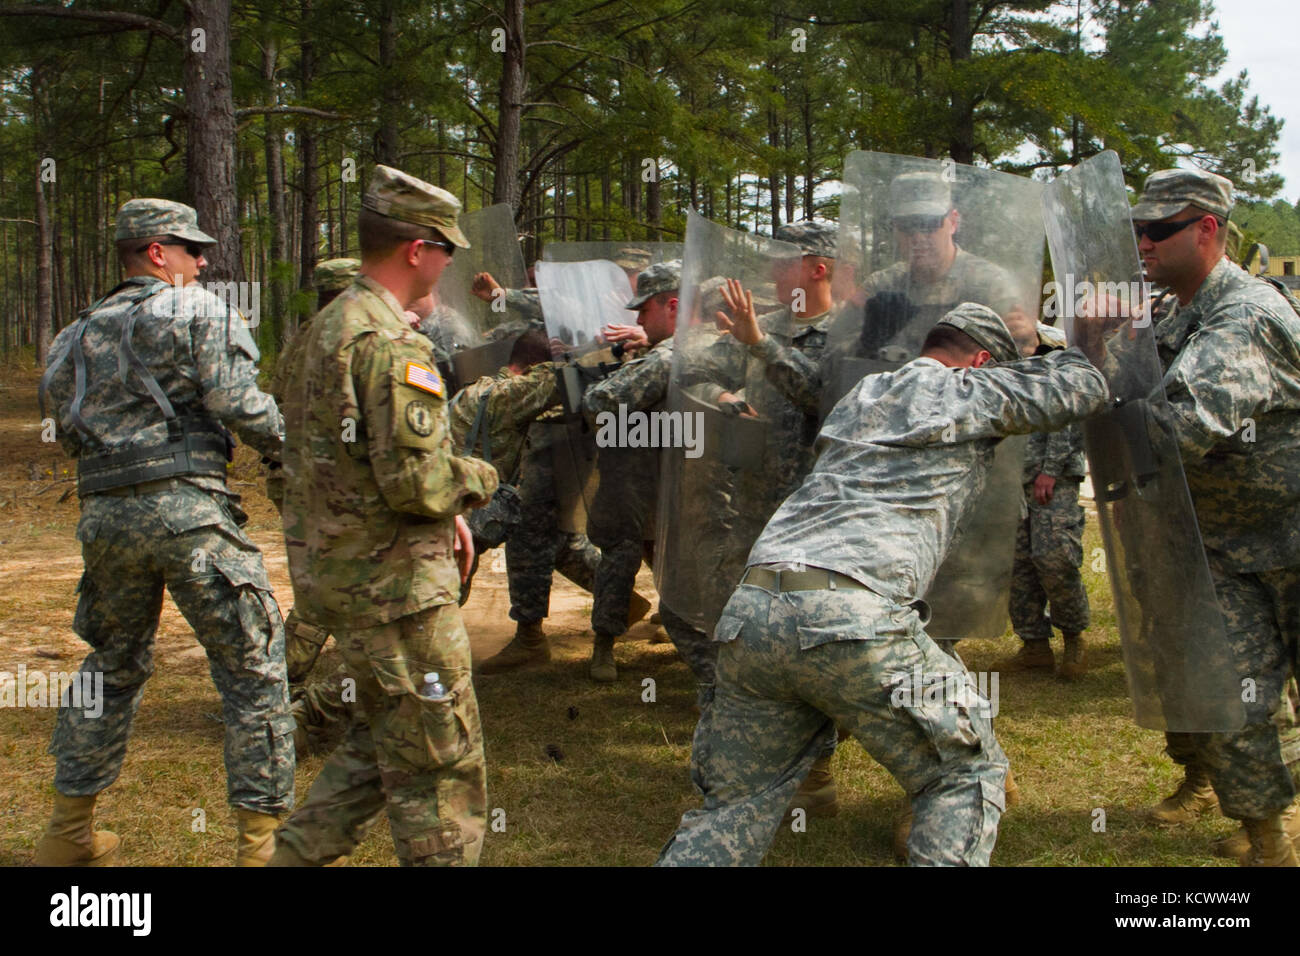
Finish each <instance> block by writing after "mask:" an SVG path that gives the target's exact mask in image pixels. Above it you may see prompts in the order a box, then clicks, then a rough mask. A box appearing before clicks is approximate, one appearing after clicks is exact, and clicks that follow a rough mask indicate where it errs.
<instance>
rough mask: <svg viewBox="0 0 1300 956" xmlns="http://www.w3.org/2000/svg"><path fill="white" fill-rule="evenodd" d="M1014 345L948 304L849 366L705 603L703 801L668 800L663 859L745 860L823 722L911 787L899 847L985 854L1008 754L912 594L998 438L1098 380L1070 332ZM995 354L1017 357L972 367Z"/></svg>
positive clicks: (1058, 410)
mask: <svg viewBox="0 0 1300 956" xmlns="http://www.w3.org/2000/svg"><path fill="white" fill-rule="evenodd" d="M1018 356H1019V349H1018V348H1017V346H1016V343H1015V341H1014V340H1013V339H1012V337H1011V333H1010V332H1009V331H1008V330H1007V328H1006V326H1005V325H1004V324H1003V322H1002V320H1001V319H1000V318H999V317H998V316H997V314H996V313H995V312H993V311H992V310H990V309H988V308H986V307H984V306H981V305H976V304H974V303H963V304H962V305H960V306H959V307H958V308H957V309H954V310H953V311H952V312H950V313H948V315H947V316H945V317H944V319H943V320H942V321H941V322H940V323H939V324H938V325H936V327H935V328H934V330H932V332H931V334H930V335H929V336H928V337H927V338H926V340H925V342H924V344H923V347H922V355H921V357H920V358H918V359H916V360H914V361H912V362H909V363H908V364H906V365H905V366H903V367H902V368H901V369H899V370H898V371H896V372H886V373H881V374H878V375H871V376H868V377H866V378H864V379H863V380H862V381H861V382H860V383H859V384H858V385H857V387H856V388H855V389H854V390H853V391H852V392H851V393H850V394H849V395H848V396H847V397H846V398H844V399H843V400H842V401H841V402H840V403H839V404H838V405H837V406H836V408H835V410H834V411H833V412H832V413H831V415H830V417H829V418H828V419H827V421H826V424H825V426H824V427H823V428H822V430H821V434H820V435H819V437H818V446H819V449H820V451H821V454H820V456H819V457H818V459H817V464H816V466H815V467H814V469H813V471H812V473H811V474H810V475H809V476H808V478H807V479H806V480H805V481H804V483H803V484H802V485H801V486H800V488H799V489H798V490H797V491H795V493H794V494H792V495H791V496H790V497H789V498H787V499H786V501H785V502H784V503H783V504H782V505H781V507H780V509H779V510H778V511H777V512H776V514H775V515H774V516H773V518H772V520H771V521H770V522H768V525H767V527H766V528H765V529H764V531H763V533H762V535H761V536H760V537H759V539H758V541H757V543H756V544H755V545H754V549H753V551H752V552H751V554H750V556H749V566H748V568H747V570H746V572H745V576H744V577H743V578H742V581H741V584H740V585H739V586H738V587H737V588H736V591H735V593H734V594H733V596H732V599H731V601H730V602H729V603H728V604H727V607H726V608H725V610H724V611H723V613H722V616H721V618H720V619H719V621H718V627H717V630H716V633H715V636H714V639H715V640H716V641H719V642H721V648H720V651H719V656H718V667H717V679H718V683H717V690H716V692H715V695H714V700H713V706H712V708H711V712H710V715H709V720H708V721H701V723H700V725H699V726H698V727H697V729H696V738H695V744H694V749H693V753H692V762H693V769H692V776H693V778H694V780H695V782H696V785H697V787H699V789H700V790H701V792H702V793H703V795H704V808H703V809H702V810H691V811H688V812H687V813H686V814H685V815H684V816H683V817H682V821H681V825H680V827H679V828H678V830H677V832H676V834H675V835H674V836H673V837H672V838H671V839H670V840H669V841H668V843H667V845H666V846H665V847H664V850H663V852H662V853H661V855H660V857H659V863H660V864H661V865H736V864H744V865H756V864H758V863H759V862H760V861H761V860H762V858H763V855H764V854H765V853H766V851H767V847H768V845H769V844H770V843H771V841H772V838H773V836H774V835H775V832H776V829H777V827H778V826H779V823H780V820H781V815H782V811H783V810H784V809H785V807H786V805H787V803H788V802H789V800H790V798H791V797H792V796H793V794H794V792H795V790H796V788H797V787H798V786H799V782H800V781H801V780H802V778H803V777H804V775H805V774H807V772H808V769H809V767H810V766H811V765H812V762H813V760H814V759H815V758H816V757H817V756H818V755H819V754H820V753H822V752H824V749H825V748H826V747H827V745H828V744H829V743H830V742H831V741H832V740H833V739H834V736H835V728H836V726H837V724H838V725H839V726H842V727H845V728H847V729H849V730H851V731H852V733H853V734H854V736H856V737H857V738H858V739H859V740H860V741H861V742H862V744H863V746H864V747H866V749H867V750H868V751H869V752H870V753H871V754H872V756H873V757H875V758H876V759H877V760H879V761H880V762H881V763H882V764H883V765H884V766H885V767H886V768H887V769H888V770H889V771H890V772H891V773H892V774H893V775H894V776H895V778H897V779H898V781H899V783H901V784H902V785H903V787H904V789H905V790H906V791H907V793H908V795H909V797H910V798H911V802H912V806H913V808H914V811H915V826H914V827H913V828H912V832H911V837H910V840H909V844H908V848H909V857H910V860H911V862H912V864H913V865H925V864H929V865H938V864H968V865H986V864H987V863H988V860H989V855H990V854H991V853H992V850H993V844H994V841H995V840H996V836H997V822H998V818H999V816H1000V814H1001V811H1002V805H1003V778H1004V776H1005V773H1006V767H1007V762H1006V758H1005V757H1004V756H1003V754H1002V750H1001V748H1000V747H999V746H998V743H997V740H996V739H995V738H994V736H993V732H992V728H991V726H990V723H989V721H988V719H987V718H986V717H985V716H984V715H983V714H982V713H981V712H980V711H981V705H983V704H984V703H985V702H984V701H983V700H982V698H980V697H979V696H978V694H977V693H976V692H975V688H974V682H973V681H972V680H971V678H970V675H969V674H967V673H966V671H965V668H964V667H963V666H962V665H961V664H960V662H958V661H957V660H955V659H954V658H953V657H950V656H949V655H947V654H946V653H944V652H943V651H942V650H940V649H939V647H938V646H937V645H936V644H935V643H934V642H933V641H932V640H931V639H930V638H929V637H928V636H927V635H926V633H925V630H924V623H925V620H926V607H925V603H924V601H922V600H921V599H920V596H921V595H923V594H925V593H926V591H927V590H928V588H929V586H930V584H931V582H932V581H933V579H934V575H935V572H936V571H937V570H938V568H939V565H940V563H941V562H942V561H943V557H944V554H945V553H946V552H947V550H948V549H949V546H950V545H951V543H952V535H953V532H954V529H955V528H957V526H958V525H959V524H960V522H961V519H962V516H963V512H964V511H966V510H968V509H969V508H970V507H971V506H972V505H973V503H974V502H975V501H976V500H977V498H978V497H979V493H980V490H981V486H982V484H983V482H984V480H985V478H986V477H987V473H988V470H989V466H990V464H991V462H992V460H993V456H994V447H995V446H996V445H997V443H998V442H999V441H1000V440H1001V439H1002V438H1003V437H1004V436H1006V435H1010V434H1024V433H1027V432H1030V431H1034V430H1039V429H1048V428H1059V427H1061V426H1063V425H1065V424H1066V423H1067V422H1069V421H1071V420H1074V419H1078V418H1082V417H1083V416H1086V415H1088V414H1090V413H1092V412H1093V411H1095V410H1097V409H1099V408H1100V407H1101V406H1102V405H1103V403H1104V401H1105V398H1106V386H1105V382H1104V380H1103V379H1102V377H1101V376H1100V375H1099V374H1098V373H1097V371H1096V369H1094V368H1093V367H1091V366H1090V365H1089V364H1088V363H1087V361H1086V360H1085V359H1084V357H1083V356H1082V355H1081V354H1079V352H1078V351H1077V350H1067V351H1063V352H1055V353H1052V354H1051V355H1049V356H1045V357H1041V358H1031V359H1025V360H1024V361H1021V362H1015V360H1016V359H1017V358H1018ZM994 359H996V360H997V361H999V362H1012V363H1014V364H1011V365H1008V366H1006V367H997V366H994V367H989V368H985V367H984V366H986V365H988V364H989V362H990V361H992V360H994ZM792 556H795V557H796V561H794V562H792V561H791V558H792ZM792 564H797V569H794V568H793V567H792ZM918 685H920V686H918ZM935 687H940V688H942V689H943V691H944V692H943V698H944V700H943V701H942V702H940V701H936V700H935V699H934V697H935V694H933V693H930V692H927V691H932V690H933V689H934V688H935Z"/></svg>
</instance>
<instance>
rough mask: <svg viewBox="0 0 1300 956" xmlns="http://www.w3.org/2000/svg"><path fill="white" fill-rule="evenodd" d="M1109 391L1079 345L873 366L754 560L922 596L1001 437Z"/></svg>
mask: <svg viewBox="0 0 1300 956" xmlns="http://www.w3.org/2000/svg"><path fill="white" fill-rule="evenodd" d="M1106 396H1107V391H1106V384H1105V381H1104V379H1103V378H1102V376H1101V374H1100V373H1099V372H1098V371H1097V370H1096V369H1095V368H1093V367H1092V365H1091V364H1090V363H1089V362H1088V360H1087V359H1085V358H1084V357H1083V354H1082V353H1081V352H1079V351H1078V350H1076V349H1068V350H1066V351H1063V352H1053V353H1052V354H1051V355H1047V356H1043V357H1036V358H1029V359H1024V360H1022V361H1019V362H1012V363H1008V364H1004V365H993V366H988V367H985V368H978V369H953V368H947V367H945V366H943V365H942V364H941V363H939V362H938V361H936V360H934V359H930V358H919V359H915V360H914V361H912V362H909V363H908V364H907V365H904V366H903V367H902V368H900V369H898V370H897V371H894V372H884V373H880V374H877V375H869V376H867V377H866V378H864V379H863V380H862V381H861V382H859V383H858V385H857V386H856V387H855V388H854V389H853V391H852V392H850V393H849V394H848V395H847V396H845V398H844V399H843V400H842V401H841V402H840V403H839V404H838V405H836V407H835V410H834V411H833V412H832V413H831V414H830V416H829V417H828V418H827V419H826V424H825V426H823V428H822V430H821V434H820V436H819V437H818V439H817V445H818V449H819V452H820V455H819V457H818V459H817V465H816V467H814V468H813V471H812V474H810V475H809V476H808V478H807V479H806V480H805V481H804V483H803V485H802V486H800V488H799V489H798V490H797V491H795V493H794V494H792V495H791V496H790V497H789V498H787V499H786V501H785V503H784V504H782V505H781V507H780V509H778V511H777V512H776V514H775V515H774V516H773V517H772V520H771V521H769V522H768V525H767V527H766V528H765V529H764V530H763V533H762V534H761V535H760V536H759V538H758V541H757V542H756V543H755V545H754V548H753V550H752V551H751V552H750V555H749V564H751V565H754V564H779V563H793V564H804V565H809V566H812V567H820V568H827V569H829V570H832V571H838V572H840V573H841V574H846V575H848V576H850V577H852V578H854V579H855V580H857V581H860V582H861V583H863V584H865V585H866V586H867V587H869V588H871V589H872V590H873V591H875V592H876V593H878V594H880V595H882V596H883V597H885V598H887V599H889V600H890V601H892V602H894V603H896V604H908V603H911V602H914V601H916V600H919V599H920V598H922V597H923V596H924V595H925V594H926V593H927V592H928V591H929V589H930V586H931V584H932V583H933V582H934V578H935V574H936V572H937V571H938V569H939V566H940V564H942V562H943V559H944V556H945V554H947V552H948V549H949V548H950V546H951V545H952V542H953V537H954V534H955V531H956V529H957V527H958V526H959V525H960V524H961V522H962V518H963V516H964V515H965V512H966V511H967V510H968V509H969V508H970V506H971V504H972V503H973V502H975V501H976V500H977V499H978V498H979V496H980V493H981V492H982V491H983V488H984V485H985V481H986V478H987V476H988V471H989V467H990V465H991V464H992V462H993V456H994V450H995V448H996V446H997V444H998V442H999V440H1001V439H1002V438H1003V437H1005V436H1007V435H1017V434H1026V433H1028V432H1033V431H1042V430H1056V429H1059V428H1062V427H1064V426H1065V425H1066V424H1068V423H1069V422H1071V421H1074V420H1076V419H1080V418H1083V417H1085V416H1087V415H1090V414H1092V413H1094V412H1096V411H1097V410H1099V409H1100V408H1101V407H1102V406H1103V405H1104V403H1105V400H1106Z"/></svg>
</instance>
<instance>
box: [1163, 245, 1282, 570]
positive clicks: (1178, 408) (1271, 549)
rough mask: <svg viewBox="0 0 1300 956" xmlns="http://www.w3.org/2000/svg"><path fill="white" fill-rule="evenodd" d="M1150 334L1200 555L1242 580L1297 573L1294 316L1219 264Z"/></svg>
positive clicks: (1260, 285)
mask: <svg viewBox="0 0 1300 956" xmlns="http://www.w3.org/2000/svg"><path fill="white" fill-rule="evenodd" d="M1154 331H1155V341H1156V348H1157V351H1158V353H1159V356H1160V364H1161V367H1162V368H1163V369H1164V373H1165V374H1164V389H1165V395H1166V397H1167V398H1168V400H1169V406H1170V409H1171V411H1172V413H1173V418H1174V429H1175V433H1176V434H1177V437H1178V444H1179V447H1180V449H1181V451H1182V457H1183V468H1184V470H1185V471H1186V473H1187V484H1188V488H1189V489H1190V491H1191V493H1192V501H1193V503H1194V505H1195V507H1196V517H1197V521H1198V522H1199V524H1200V526H1201V535H1202V537H1203V539H1204V542H1205V546H1206V548H1207V549H1209V550H1212V551H1216V552H1218V553H1219V554H1221V555H1222V556H1223V557H1225V558H1226V559H1227V560H1228V562H1230V564H1231V565H1232V566H1233V567H1236V568H1239V569H1240V570H1242V571H1263V570H1268V569H1271V568H1282V567H1294V566H1296V565H1300V317H1297V316H1296V313H1295V312H1294V310H1293V309H1292V308H1291V306H1290V305H1289V304H1288V303H1287V301H1286V300H1285V299H1284V298H1283V297H1282V296H1281V295H1279V294H1278V292H1277V291H1276V290H1275V289H1273V288H1272V287H1271V286H1269V285H1268V284H1267V283H1266V282H1261V281H1260V280H1259V279H1257V278H1254V277H1252V276H1250V275H1248V274H1247V273H1246V272H1244V271H1242V270H1241V269H1240V268H1238V267H1237V266H1235V265H1232V264H1230V263H1226V262H1221V263H1219V264H1218V265H1216V266H1215V267H1214V269H1213V271H1211V272H1210V274H1209V275H1208V276H1206V278H1205V281H1204V282H1203V283H1202V284H1201V287H1200V289H1198V290H1197V292H1196V295H1195V296H1193V298H1192V300H1191V302H1189V303H1188V304H1187V305H1185V306H1181V305H1176V306H1175V307H1174V308H1173V309H1171V310H1170V312H1169V314H1168V315H1166V316H1165V317H1164V318H1163V319H1161V320H1160V321H1159V323H1158V324H1157V325H1156V327H1155V330H1154Z"/></svg>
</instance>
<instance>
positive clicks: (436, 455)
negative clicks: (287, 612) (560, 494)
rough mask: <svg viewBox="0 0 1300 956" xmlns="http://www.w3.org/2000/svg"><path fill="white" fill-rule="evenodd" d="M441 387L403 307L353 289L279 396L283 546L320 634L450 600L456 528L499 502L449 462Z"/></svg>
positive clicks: (487, 480)
mask: <svg viewBox="0 0 1300 956" xmlns="http://www.w3.org/2000/svg"><path fill="white" fill-rule="evenodd" d="M445 391H446V389H445V386H444V385H443V382H442V380H441V378H440V377H439V375H438V373H437V371H436V370H435V369H433V368H432V367H431V363H430V362H429V349H428V340H427V339H425V338H424V336H422V335H420V334H419V333H418V332H416V331H414V330H413V329H412V328H411V327H410V325H408V324H407V322H406V318H405V316H404V314H403V309H402V307H401V304H400V303H399V302H398V301H397V299H396V298H394V296H393V295H392V293H390V292H389V291H388V290H387V289H385V288H384V287H383V286H382V285H380V284H379V283H377V282H375V281H374V280H372V279H370V278H368V277H366V276H361V277H360V278H358V279H357V280H356V281H355V282H354V283H353V284H352V285H351V286H350V287H349V288H348V289H347V290H346V291H344V292H343V293H342V294H340V295H339V297H338V298H337V299H335V300H334V301H333V302H331V303H330V304H329V305H328V306H326V307H325V309H323V310H322V311H321V312H320V314H319V315H317V316H316V318H315V319H313V320H312V323H311V325H310V326H308V327H307V330H306V333H305V335H304V337H303V342H302V347H301V349H300V351H298V352H297V353H296V355H295V359H294V364H293V365H292V366H291V367H290V368H289V370H288V373H287V375H286V376H285V382H284V396H285V400H284V412H285V427H286V433H287V434H286V443H285V454H284V479H285V492H284V512H283V519H284V536H285V543H286V548H287V551H288V555H289V571H290V575H291V577H292V580H293V586H294V596H295V599H296V601H297V602H298V603H299V604H300V605H301V606H302V609H303V615H304V616H305V617H307V618H308V619H309V620H312V621H314V622H317V623H319V624H320V625H321V626H322V627H327V628H340V629H345V630H347V629H358V628H366V627H373V626H375V625H378V624H383V623H386V622H389V621H393V620H396V619H398V618H400V617H404V616H407V615H409V614H413V613H415V612H417V611H420V610H423V609H425V608H428V607H432V606H436V605H440V604H451V603H454V602H455V601H456V599H457V596H458V594H459V591H460V580H459V574H458V573H457V569H456V564H455V561H454V558H453V554H452V535H453V520H452V519H453V518H454V517H455V516H456V515H458V514H461V513H462V512H463V511H464V510H465V509H466V507H468V506H469V505H470V504H472V503H476V502H479V501H483V500H485V499H486V498H488V497H489V496H490V495H491V494H492V492H493V491H495V490H496V486H497V476H496V472H495V471H494V470H493V469H492V466H491V465H489V464H488V463H487V462H483V461H478V460H477V459H473V458H458V457H456V456H455V455H454V454H453V451H452V447H451V438H450V434H449V428H448V426H447V409H446V394H445Z"/></svg>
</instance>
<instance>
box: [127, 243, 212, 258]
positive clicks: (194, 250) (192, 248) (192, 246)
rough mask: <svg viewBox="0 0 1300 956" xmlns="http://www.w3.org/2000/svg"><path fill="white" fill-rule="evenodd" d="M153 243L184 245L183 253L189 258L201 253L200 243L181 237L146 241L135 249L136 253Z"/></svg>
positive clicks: (153, 244) (196, 256)
mask: <svg viewBox="0 0 1300 956" xmlns="http://www.w3.org/2000/svg"><path fill="white" fill-rule="evenodd" d="M155 245H157V246H184V247H185V254H186V255H187V256H189V257H190V258H191V259H197V258H198V257H199V256H201V255H203V247H202V246H201V245H199V244H198V243H197V242H186V241H185V240H183V239H167V240H163V239H159V240H158V241H157V242H146V243H145V244H144V245H143V246H141V247H140V248H139V249H137V250H135V251H136V252H137V253H141V252H144V251H145V250H146V249H148V248H149V247H150V246H155Z"/></svg>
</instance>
